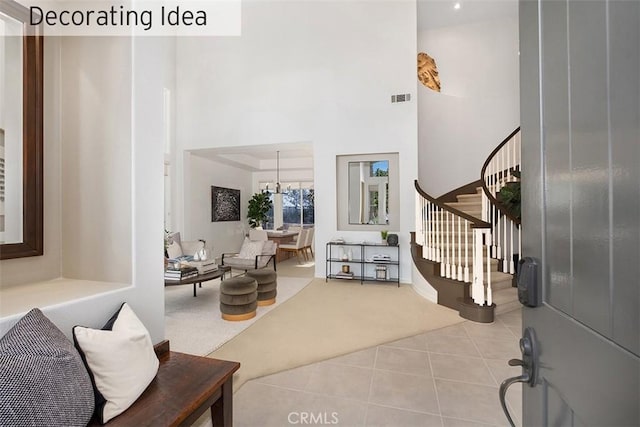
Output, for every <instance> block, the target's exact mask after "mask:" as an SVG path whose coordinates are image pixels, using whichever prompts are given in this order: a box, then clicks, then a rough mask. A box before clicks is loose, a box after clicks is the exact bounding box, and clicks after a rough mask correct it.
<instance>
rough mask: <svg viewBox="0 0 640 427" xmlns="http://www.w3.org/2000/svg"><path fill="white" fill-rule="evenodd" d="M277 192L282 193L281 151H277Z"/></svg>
mask: <svg viewBox="0 0 640 427" xmlns="http://www.w3.org/2000/svg"><path fill="white" fill-rule="evenodd" d="M276 194H280V151H276Z"/></svg>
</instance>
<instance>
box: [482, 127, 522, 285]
mask: <svg viewBox="0 0 640 427" xmlns="http://www.w3.org/2000/svg"><path fill="white" fill-rule="evenodd" d="M520 165H521V141H520V128H517V129H516V130H514V131H513V132H512V133H511V134H510V135H509V136H508V137H507V138H506V139H505V140H504V141H502V142H501V143H500V144H499V145H498V146H497V147H496V149H495V150H493V152H492V153H491V154H490V155H489V157H488V158H487V161H486V162H485V164H484V166H483V167H482V172H481V177H482V188H483V192H482V219H483V220H485V221H487V222H490V223H491V242H490V246H491V248H490V253H491V257H492V258H495V259H497V260H498V261H499V265H500V269H501V270H502V271H503V272H505V273H510V274H515V270H516V269H515V255H516V254H518V255H519V254H520V248H521V244H520V240H521V239H520V237H521V230H520V218H516V217H514V216H513V215H512V214H511V213H510V212H508V211H507V209H506V208H505V207H504V205H503V204H502V203H501V202H500V200H499V193H500V190H501V189H502V188H503V187H504V186H506V185H507V184H508V183H510V182H516V181H519V180H520V178H519V173H520ZM516 175H518V176H516Z"/></svg>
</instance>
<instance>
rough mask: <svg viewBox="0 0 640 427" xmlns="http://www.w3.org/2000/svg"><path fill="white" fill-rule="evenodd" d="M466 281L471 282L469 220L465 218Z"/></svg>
mask: <svg viewBox="0 0 640 427" xmlns="http://www.w3.org/2000/svg"><path fill="white" fill-rule="evenodd" d="M464 282H465V283H469V282H470V280H469V221H467V220H466V219H465V220H464Z"/></svg>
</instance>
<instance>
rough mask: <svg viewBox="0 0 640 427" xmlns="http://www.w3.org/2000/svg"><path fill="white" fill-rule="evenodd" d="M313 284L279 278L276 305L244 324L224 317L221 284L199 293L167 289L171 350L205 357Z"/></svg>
mask: <svg viewBox="0 0 640 427" xmlns="http://www.w3.org/2000/svg"><path fill="white" fill-rule="evenodd" d="M310 282H311V279H310V278H299V277H281V276H278V296H277V298H276V304H274V305H270V306H266V307H258V310H257V314H256V317H254V318H253V319H250V320H245V321H242V322H228V321H226V320H223V319H222V318H221V317H220V299H219V295H220V280H218V279H216V280H211V281H209V282H205V283H203V284H202V288H198V289H197V295H198V296H197V297H195V298H194V297H193V286H192V285H184V286H167V287H165V293H164V297H165V302H164V305H165V336H166V338H167V339H168V340H169V341H170V342H171V350H173V351H179V352H182V353H189V354H195V355H198V356H205V355H207V354H209V353H211V352H212V351H214V350H215V349H217V348H218V347H220V346H221V345H223V344H224V343H225V342H227V341H229V340H230V339H231V338H233V337H235V336H236V335H238V334H239V333H240V332H242V331H243V330H245V329H246V328H248V327H249V326H251V325H252V324H253V323H255V322H256V321H257V320H258V319H260V318H261V317H262V316H264V315H265V314H267V313H269V312H270V311H272V310H273V309H274V308H276V307H277V306H278V305H280V304H282V303H283V302H284V301H286V300H287V299H289V298H291V297H292V296H293V295H295V294H296V293H298V292H299V291H300V290H301V289H303V288H304V287H305V286H307V285H308V284H309V283H310Z"/></svg>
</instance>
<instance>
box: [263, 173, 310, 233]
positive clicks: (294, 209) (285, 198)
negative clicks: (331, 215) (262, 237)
mask: <svg viewBox="0 0 640 427" xmlns="http://www.w3.org/2000/svg"><path fill="white" fill-rule="evenodd" d="M258 188H260V189H261V190H263V191H266V192H267V193H269V196H270V200H271V201H272V202H273V207H272V208H271V209H270V210H269V213H268V214H267V215H268V219H267V223H266V224H265V226H264V228H265V229H273V228H274V224H276V223H278V221H275V218H274V215H277V214H278V213H277V212H278V210H279V209H278V207H277V203H276V201H275V196H274V191H273V189H274V188H275V184H274V183H273V182H260V183H258ZM314 222H315V210H314V190H313V183H311V182H283V183H282V224H283V225H284V227H285V228H286V227H287V226H294V225H313V224H314Z"/></svg>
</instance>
